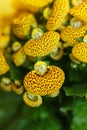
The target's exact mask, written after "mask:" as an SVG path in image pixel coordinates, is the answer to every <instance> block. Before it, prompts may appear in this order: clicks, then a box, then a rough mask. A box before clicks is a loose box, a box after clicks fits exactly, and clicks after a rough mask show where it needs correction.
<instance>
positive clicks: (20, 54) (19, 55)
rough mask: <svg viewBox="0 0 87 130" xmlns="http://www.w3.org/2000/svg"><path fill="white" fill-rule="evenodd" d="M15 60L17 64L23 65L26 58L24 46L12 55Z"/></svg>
mask: <svg viewBox="0 0 87 130" xmlns="http://www.w3.org/2000/svg"><path fill="white" fill-rule="evenodd" d="M12 59H13V62H14V64H15V65H16V66H21V65H22V64H23V63H24V62H25V60H26V54H25V52H24V48H23V47H21V48H20V49H19V50H18V51H17V52H15V53H14V54H13V55H12Z"/></svg>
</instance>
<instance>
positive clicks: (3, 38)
mask: <svg viewBox="0 0 87 130" xmlns="http://www.w3.org/2000/svg"><path fill="white" fill-rule="evenodd" d="M9 42H10V26H5V27H4V28H3V29H0V49H3V48H6V47H7V46H8V45H9Z"/></svg>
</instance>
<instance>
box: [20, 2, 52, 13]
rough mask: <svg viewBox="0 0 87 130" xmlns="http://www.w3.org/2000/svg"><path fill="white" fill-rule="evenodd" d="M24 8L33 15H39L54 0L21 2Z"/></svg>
mask: <svg viewBox="0 0 87 130" xmlns="http://www.w3.org/2000/svg"><path fill="white" fill-rule="evenodd" d="M20 1H21V3H22V4H23V6H24V7H25V8H26V9H28V10H30V11H31V12H33V13H37V12H38V11H39V10H40V9H42V8H43V7H45V6H47V5H48V4H49V3H51V2H52V1H53V0H25V1H24V0H20Z"/></svg>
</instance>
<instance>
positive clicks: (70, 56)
mask: <svg viewBox="0 0 87 130" xmlns="http://www.w3.org/2000/svg"><path fill="white" fill-rule="evenodd" d="M69 58H70V60H71V61H72V62H73V63H75V64H80V61H79V60H77V59H76V58H75V57H74V56H73V54H72V53H70V54H69Z"/></svg>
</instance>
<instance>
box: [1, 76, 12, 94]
mask: <svg viewBox="0 0 87 130" xmlns="http://www.w3.org/2000/svg"><path fill="white" fill-rule="evenodd" d="M11 87H12V81H11V80H10V79H9V78H7V77H3V78H2V79H1V81H0V88H1V89H2V90H4V91H7V92H10V91H11Z"/></svg>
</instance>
